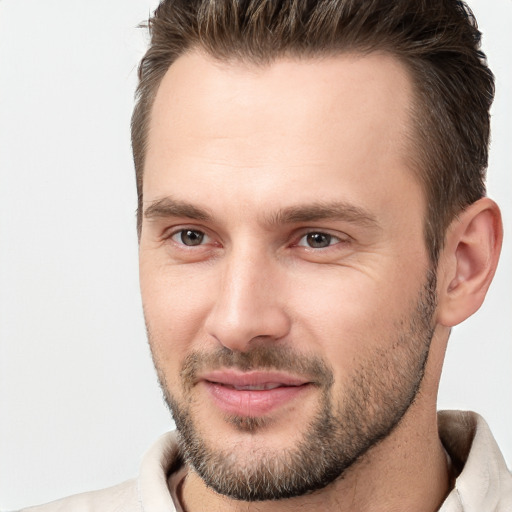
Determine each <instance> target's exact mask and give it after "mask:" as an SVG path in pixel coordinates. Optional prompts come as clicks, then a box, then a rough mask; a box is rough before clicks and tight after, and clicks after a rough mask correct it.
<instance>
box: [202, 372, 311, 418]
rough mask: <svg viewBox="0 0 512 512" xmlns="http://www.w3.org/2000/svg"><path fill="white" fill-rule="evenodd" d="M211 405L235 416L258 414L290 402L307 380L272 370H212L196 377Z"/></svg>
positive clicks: (307, 383)
mask: <svg viewBox="0 0 512 512" xmlns="http://www.w3.org/2000/svg"><path fill="white" fill-rule="evenodd" d="M200 382H201V383H202V384H203V385H204V386H205V387H206V390H207V391H208V394H209V396H210V399H211V402H212V403H213V405H214V406H215V407H216V408H218V409H220V410H221V411H222V412H224V413H228V414H230V415H235V416H250V417H258V416H263V415H266V414H269V413H270V412H271V411H274V410H276V409H278V408H281V407H285V406H292V405H293V402H294V401H295V400H296V399H297V397H298V396H299V395H302V394H303V393H304V392H306V390H307V389H309V388H310V387H311V384H312V383H311V382H309V381H307V380H304V379H300V378H297V377H293V376H290V375H286V374H280V373H276V372H249V373H241V372H237V371H233V370H229V371H228V370H226V371H219V372H212V373H210V374H207V375H204V376H202V379H201V381H200Z"/></svg>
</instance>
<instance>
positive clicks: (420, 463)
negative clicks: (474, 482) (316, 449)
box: [182, 405, 450, 512]
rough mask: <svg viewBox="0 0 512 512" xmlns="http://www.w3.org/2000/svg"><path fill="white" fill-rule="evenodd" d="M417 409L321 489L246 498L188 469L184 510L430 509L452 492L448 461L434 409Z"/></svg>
mask: <svg viewBox="0 0 512 512" xmlns="http://www.w3.org/2000/svg"><path fill="white" fill-rule="evenodd" d="M415 409H418V407H417V406H416V405H413V406H412V407H411V408H410V410H409V411H408V413H407V414H406V415H405V416H404V418H403V420H402V422H401V423H400V425H398V427H397V428H396V429H395V430H394V431H393V432H392V433H391V434H390V435H389V436H388V437H387V438H386V439H384V440H383V441H382V442H380V443H379V444H378V445H376V446H374V447H373V448H372V449H370V450H369V451H368V452H367V453H366V454H365V455H364V456H363V457H361V459H360V460H359V461H358V462H356V463H355V464H354V465H353V466H352V467H351V468H349V469H348V470H347V471H346V473H345V474H344V475H343V476H342V477H341V478H338V479H337V480H335V481H334V482H333V483H332V484H330V485H328V486H327V487H325V488H324V489H321V490H319V491H316V492H314V493H311V494H308V495H305V496H298V497H296V498H290V499H284V500H280V501H262V502H252V503H249V502H242V501H235V500H232V499H230V498H227V497H225V496H221V495H219V494H217V493H216V492H215V491H213V490H212V489H210V488H208V487H206V485H205V484H204V482H203V481H202V480H201V478H200V477H199V476H198V475H197V474H196V473H195V472H194V471H193V470H190V471H189V473H188V475H187V478H186V480H185V482H184V485H183V493H182V500H183V507H184V510H185V511H186V512H196V511H200V510H206V509H208V510H209V511H211V512H216V511H219V512H220V511H222V512H242V511H243V512H251V511H254V512H255V511H258V512H267V511H268V512H270V511H272V512H287V511H292V510H294V511H296V510H308V511H310V512H315V511H322V512H330V511H337V512H343V511H350V512H377V511H378V512H388V511H389V512H391V511H397V510H414V511H417V512H434V511H436V510H438V508H439V507H440V505H441V503H442V502H443V500H444V498H445V497H446V495H447V494H448V492H449V491H450V472H449V468H448V465H449V463H448V461H447V457H446V453H445V451H444V448H443V446H442V444H441V442H440V440H439V436H438V431H437V416H436V413H435V408H432V409H433V410H431V411H430V412H429V414H428V415H427V416H428V417H425V416H426V414H425V413H423V414H421V417H418V416H419V413H418V411H417V410H415ZM412 490H414V492H411V491H412Z"/></svg>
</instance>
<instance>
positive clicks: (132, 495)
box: [19, 432, 182, 512]
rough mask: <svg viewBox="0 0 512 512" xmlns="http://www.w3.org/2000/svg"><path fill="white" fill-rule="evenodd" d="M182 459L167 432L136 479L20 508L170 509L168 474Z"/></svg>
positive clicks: (81, 511) (38, 511)
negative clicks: (44, 503) (43, 503)
mask: <svg viewBox="0 0 512 512" xmlns="http://www.w3.org/2000/svg"><path fill="white" fill-rule="evenodd" d="M181 463H182V459H181V456H180V453H179V444H178V440H177V436H176V433H175V432H168V433H167V434H164V435H163V436H161V437H160V438H159V439H157V441H156V442H155V443H154V444H153V446H151V448H150V449H149V450H148V451H147V452H146V454H145V455H144V456H143V458H142V462H141V465H140V473H139V477H138V478H137V479H134V480H127V481H126V482H123V483H121V484H118V485H115V486H114V487H109V488H107V489H102V490H99V491H92V492H85V493H83V494H77V495H74V496H70V497H68V498H63V499H60V500H57V501H53V502H51V503H47V504H46V505H39V506H36V507H29V508H25V509H23V510H21V511H19V512H71V511H72V512H143V511H145V510H166V511H168V512H171V511H173V510H175V507H174V503H173V500H172V496H171V494H170V492H169V488H168V477H169V475H170V474H171V473H172V472H173V471H175V470H177V469H178V467H179V466H180V465H181Z"/></svg>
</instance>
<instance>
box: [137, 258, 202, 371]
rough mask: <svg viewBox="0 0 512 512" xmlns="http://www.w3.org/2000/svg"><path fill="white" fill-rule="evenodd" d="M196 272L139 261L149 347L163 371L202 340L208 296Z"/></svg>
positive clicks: (172, 365) (175, 363)
mask: <svg viewBox="0 0 512 512" xmlns="http://www.w3.org/2000/svg"><path fill="white" fill-rule="evenodd" d="M197 274H198V273H197V272H196V273H195V275H194V272H190V271H187V272H183V271H182V270H180V271H176V269H173V268H172V267H167V268H166V267H165V266H161V267H158V268H156V267H154V266H153V265H151V264H149V263H145V262H143V261H141V268H140V286H141V294H142V303H143V308H144V317H145V320H146V325H147V329H148V334H149V341H150V345H151V350H152V352H153V355H154V357H155V359H156V360H157V361H156V362H157V363H159V364H160V366H161V367H162V368H164V369H165V372H166V373H168V369H170V368H173V369H174V368H178V366H179V363H180V361H182V360H183V358H184V356H185V355H186V354H187V353H188V352H189V351H190V350H191V348H197V347H198V346H199V345H200V344H201V343H202V342H203V341H204V334H203V325H204V318H205V317H206V315H207V312H208V310H209V304H210V303H211V298H210V297H209V293H208V290H210V289H211V286H209V285H208V282H207V280H206V279H204V278H203V279H200V278H199V277H198V275H197Z"/></svg>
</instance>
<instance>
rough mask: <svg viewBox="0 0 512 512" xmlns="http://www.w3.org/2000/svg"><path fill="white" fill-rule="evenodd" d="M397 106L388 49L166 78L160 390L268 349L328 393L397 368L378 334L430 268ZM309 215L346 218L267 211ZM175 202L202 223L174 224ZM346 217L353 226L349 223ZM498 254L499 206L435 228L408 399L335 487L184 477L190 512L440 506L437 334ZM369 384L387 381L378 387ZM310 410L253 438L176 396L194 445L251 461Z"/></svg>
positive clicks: (443, 485) (154, 224)
mask: <svg viewBox="0 0 512 512" xmlns="http://www.w3.org/2000/svg"><path fill="white" fill-rule="evenodd" d="M283 91H286V94H283ZM412 101H413V90H412V86H411V81H410V79H409V76H408V74H407V71H406V70H405V68H404V67H403V66H402V65H401V64H400V63H399V62H397V61H396V60H395V59H394V58H393V57H390V56H388V55H384V54H371V55H368V56H364V57H362V56H358V55H339V56H335V57H329V58H325V59H315V60H301V61H299V60H293V59H280V60H278V61H276V62H275V63H273V64H272V65H270V66H265V67H256V66H254V65H249V64H243V63H239V62H233V63H229V64H228V63H222V64H220V63H218V62H215V61H213V60H212V59H211V58H209V57H207V56H205V55H203V54H201V53H199V52H191V53H189V54H187V55H185V56H182V57H180V58H179V59H178V61H177V62H176V63H175V64H173V66H172V67H171V68H170V69H169V71H168V72H167V74H166V76H165V77H164V79H163V82H162V84H161V85H160V88H159V90H158V93H157V97H156V100H155V104H154V107H153V113H152V119H151V125H150V132H149V145H148V151H147V158H146V163H145V174H144V187H143V193H144V212H145V215H144V217H143V222H142V231H141V238H140V280H141V290H142V297H143V305H144V313H145V317H146V322H147V325H148V332H149V337H150V344H151V349H152V353H153V357H154V360H155V365H156V367H157V370H158V372H159V377H160V380H161V382H162V383H163V385H164V386H165V388H166V391H167V392H168V394H170V395H172V396H173V397H174V398H175V399H176V400H177V401H181V402H183V401H185V391H184V389H183V385H182V382H181V376H180V372H181V368H182V365H183V362H184V361H185V358H186V357H187V355H189V354H191V353H193V352H197V351H202V352H212V351H215V350H218V349H219V348H221V347H226V348H228V349H229V350H232V351H239V352H247V351H249V350H251V349H252V348H254V347H255V346H258V345H262V344H263V345H268V346H281V347H289V348H293V350H295V351H296V352H297V353H300V354H307V355H314V356H317V357H319V358H321V359H322V360H324V361H328V362H329V363H330V365H331V367H332V370H333V384H332V393H333V395H334V396H336V397H343V396H344V393H347V392H348V390H349V389H350V384H351V382H353V381H354V378H355V376H354V369H355V368H358V367H361V366H365V365H368V364H370V361H372V360H373V359H374V358H375V354H376V353H379V351H380V353H384V354H389V356H388V357H389V362H390V364H391V366H392V363H393V357H401V356H400V353H398V355H397V353H396V351H395V352H394V348H393V343H394V342H395V338H394V336H393V334H394V333H396V331H397V329H398V327H397V326H398V325H399V324H400V323H403V320H404V318H407V317H408V316H410V315H411V308H412V305H414V304H415V303H416V301H417V298H418V295H419V293H420V291H421V289H422V287H423V286H424V284H425V279H426V274H427V271H428V269H429V268H430V262H429V260H428V256H427V251H426V248H425V243H424V238H423V224H424V212H425V197H424V194H423V191H422V189H421V186H420V184H419V183H418V182H417V180H416V179H415V177H414V173H413V172H412V171H411V169H410V163H409V162H410V159H409V156H410V155H409V153H408V152H409V151H411V149H410V148H409V146H408V140H409V137H410V136H411V130H412V129H411V120H410V119H409V117H408V112H409V109H408V107H409V106H410V105H411V102H412ZM319 202H321V203H322V204H325V203H329V204H336V205H337V207H339V205H340V203H342V204H343V205H344V206H345V210H344V212H345V213H344V215H342V216H341V217H339V216H338V217H333V216H328V215H327V216H324V217H322V218H319V219H317V218H312V217H311V216H310V217H311V218H307V215H302V217H301V218H300V219H289V218H288V219H286V218H283V216H282V215H281V216H279V215H278V214H279V213H280V212H281V213H282V212H283V211H288V210H289V209H291V208H295V209H296V208H302V209H304V207H305V206H307V207H310V206H311V205H312V204H314V205H318V203H319ZM177 203H179V204H180V205H181V204H183V203H186V204H187V205H189V206H192V207H195V208H196V209H202V210H206V213H208V218H205V217H202V218H199V217H200V216H198V215H197V211H195V210H193V209H191V208H188V209H183V208H181V209H179V211H178V210H177V209H176V208H175V205H176V204H177ZM170 204H172V205H173V207H172V208H169V205H170ZM155 205H158V206H155ZM347 205H348V206H349V207H350V208H349V211H352V212H353V211H354V210H357V212H358V213H359V214H360V213H364V215H363V216H361V215H358V216H356V217H354V216H353V215H352V216H350V215H347V209H346V206H347ZM285 217H286V216H285ZM184 229H192V230H195V231H199V232H201V233H204V234H205V237H204V238H203V242H202V243H201V244H200V245H198V246H193V247H189V246H186V245H184V244H183V242H182V239H181V238H180V237H181V234H180V233H181V232H182V231H180V230H184ZM310 232H320V233H327V234H329V235H331V236H332V238H331V244H330V245H329V247H325V248H312V247H308V245H307V238H305V236H306V235H307V233H310ZM500 241H501V227H500V219H499V210H498V209H497V207H496V205H495V204H494V203H492V201H490V200H488V199H482V200H481V201H480V202H477V203H475V205H473V206H471V207H470V208H468V209H467V210H466V211H465V212H464V213H463V214H461V215H460V216H459V218H458V219H457V220H456V221H454V223H453V224H452V225H451V226H450V229H449V232H448V235H447V243H446V247H445V250H444V251H443V253H442V254H441V258H440V263H439V269H438V281H437V287H438V289H437V293H438V307H437V310H436V312H435V314H434V318H433V326H434V334H433V338H432V343H431V347H430V354H429V358H428V361H427V366H426V371H425V377H424V379H423V381H422V383H421V389H420V392H419V394H418V396H417V398H416V400H415V402H414V403H413V405H412V406H411V407H410V408H409V409H408V410H407V412H406V414H405V416H404V417H403V419H402V421H401V422H400V424H399V425H398V427H397V428H396V429H395V430H393V432H392V433H391V434H390V435H389V436H388V437H387V438H386V439H384V440H383V441H382V442H380V443H379V444H377V445H376V446H374V447H373V448H371V449H370V450H368V451H367V452H366V453H365V455H364V456H363V457H361V458H360V459H359V460H358V461H357V462H356V463H355V464H354V465H353V466H352V467H351V468H350V469H349V470H348V471H347V472H346V474H345V475H344V478H342V479H338V480H336V481H334V482H333V483H332V484H330V485H328V486H327V487H325V488H323V489H321V490H319V491H316V492H314V493H312V494H308V495H304V496H299V497H296V498H291V499H287V500H281V501H277V502H275V501H274V502H258V503H244V502H239V501H234V500H232V499H229V498H226V497H224V496H221V495H219V494H217V493H215V492H214V491H213V490H212V489H210V488H208V487H207V486H206V485H205V484H204V482H203V481H202V480H201V479H200V478H199V476H198V475H197V474H196V473H195V472H193V471H190V472H189V475H188V477H187V479H186V481H185V484H184V487H183V495H182V500H183V503H184V505H185V508H186V510H189V511H195V510H205V509H206V508H207V509H208V510H210V511H215V510H219V511H220V510H222V511H231V510H240V511H241V510H258V511H265V510H272V511H274V512H276V511H281V510H283V511H284V510H296V509H299V510H302V509H304V510H309V511H315V510H322V511H328V510H352V511H359V510H360V511H363V510H365V511H371V510H379V511H381V512H383V511H384V512H385V511H387V510H389V511H391V510H416V511H433V510H437V508H438V507H439V505H440V503H441V502H442V500H443V499H444V497H445V496H446V494H447V493H448V492H449V475H448V467H447V460H446V455H445V453H444V450H443V448H442V445H441V443H440V441H439V438H438V434H437V420H436V394H437V387H438V382H439V378H440V373H441V367H442V360H443V356H444V351H445V348H446V342H447V339H448V335H449V328H450V326H451V325H455V324H456V323H458V322H460V321H462V320H463V319H464V318H466V317H467V316H469V315H470V314H471V313H472V312H474V311H475V310H476V309H478V307H479V305H480V303H481V301H482V300H483V297H484V296H485V291H486V290H487V287H488V285H489V283H490V280H491V279H492V275H493V272H494V268H495V266H496V263H497V257H498V256H497V255H498V253H499V246H500ZM383 379H384V382H386V383H388V384H389V385H390V386H392V382H393V374H390V375H387V376H386V375H385V376H384V377H383ZM318 399H319V391H318V389H316V388H315V387H311V388H308V390H307V391H306V392H304V393H302V394H301V396H300V400H291V401H290V402H287V403H286V404H285V405H284V406H282V407H278V408H277V409H275V410H272V411H271V412H270V413H268V414H267V415H265V417H266V418H267V419H270V422H269V426H267V427H266V428H265V429H260V430H256V431H255V432H252V433H248V432H246V431H243V430H241V429H237V428H236V427H235V426H234V425H233V424H232V423H230V422H228V421H226V416H225V414H223V413H222V411H220V410H219V408H218V407H217V405H216V404H215V403H214V402H213V401H212V399H211V396H210V395H209V393H208V392H207V391H206V390H205V387H204V386H203V385H201V384H200V383H199V384H198V385H195V386H193V387H192V390H191V391H190V394H189V395H187V400H190V401H191V403H192V410H193V415H194V422H195V426H196V428H197V429H198V431H199V432H200V433H201V435H202V436H203V438H204V439H205V440H206V442H208V443H209V445H210V446H212V447H214V448H219V449H222V448H223V447H226V446H230V447H231V446H232V447H236V453H237V454H238V457H239V460H244V459H246V460H248V461H249V460H252V459H254V458H255V457H257V456H258V455H257V454H258V453H273V452H274V451H275V450H279V449H282V448H283V447H284V448H288V447H293V446H295V445H296V444H297V442H298V441H299V440H300V438H301V436H302V434H303V433H304V432H303V431H304V429H305V428H306V427H305V425H306V423H307V422H308V420H311V419H312V418H313V416H314V414H315V412H317V410H318V405H317V402H318ZM298 411H300V418H301V420H300V423H298V422H297V421H296V420H297V417H298ZM411 489H414V492H410V490H411Z"/></svg>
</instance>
